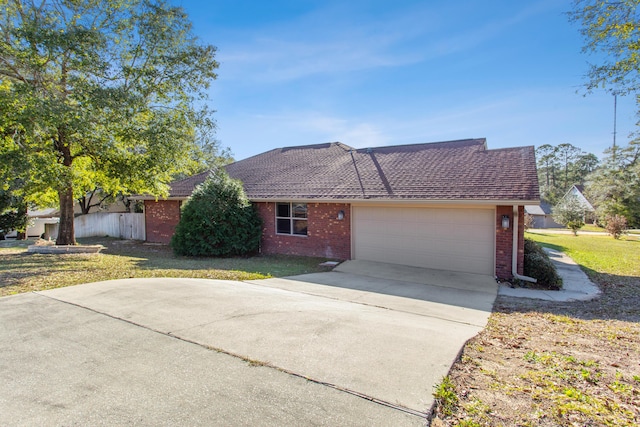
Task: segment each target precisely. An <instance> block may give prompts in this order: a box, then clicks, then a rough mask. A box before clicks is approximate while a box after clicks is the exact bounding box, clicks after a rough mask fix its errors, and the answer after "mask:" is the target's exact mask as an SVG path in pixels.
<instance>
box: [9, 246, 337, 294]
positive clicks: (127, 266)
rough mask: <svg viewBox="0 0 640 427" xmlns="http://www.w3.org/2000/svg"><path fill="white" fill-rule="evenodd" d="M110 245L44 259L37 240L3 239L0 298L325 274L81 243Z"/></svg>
mask: <svg viewBox="0 0 640 427" xmlns="http://www.w3.org/2000/svg"><path fill="white" fill-rule="evenodd" d="M79 240H81V241H80V243H82V244H91V245H93V244H101V245H103V246H105V249H104V250H102V252H101V253H99V254H63V255H60V254H58V255H44V254H31V253H28V252H27V245H28V244H33V243H34V242H33V241H17V242H16V241H0V296H5V295H12V294H17V293H22V292H31V291H38V290H45V289H53V288H59V287H63V286H71V285H78V284H81V283H90V282H98V281H102V280H111V279H126V278H133V277H136V278H137V277H189V278H201V279H221V280H254V279H264V278H267V277H283V276H291V275H296V274H303V273H311V272H316V271H326V269H324V268H323V267H320V266H319V265H318V264H319V263H320V262H322V261H325V260H324V259H319V258H307V257H284V256H281V257H278V256H256V257H250V258H188V257H177V256H174V255H173V253H172V251H171V249H170V248H168V247H167V246H157V245H145V244H142V243H141V242H134V241H122V240H117V239H110V238H99V239H98V238H94V239H79Z"/></svg>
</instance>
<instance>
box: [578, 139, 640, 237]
mask: <svg viewBox="0 0 640 427" xmlns="http://www.w3.org/2000/svg"><path fill="white" fill-rule="evenodd" d="M605 154H606V157H605V158H604V160H603V162H602V166H601V167H599V168H598V169H597V170H596V171H595V172H593V173H592V174H591V175H589V177H588V182H587V188H586V195H587V197H588V198H589V201H590V202H591V203H592V204H593V205H594V206H595V207H596V212H597V214H598V218H600V219H602V220H605V219H606V218H607V217H610V216H615V215H619V216H623V217H625V218H626V220H627V223H628V225H629V226H630V227H640V142H639V141H631V142H630V143H629V144H628V145H627V146H626V147H616V148H610V149H608V150H606V151H605Z"/></svg>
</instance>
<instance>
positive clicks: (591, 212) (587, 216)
mask: <svg viewBox="0 0 640 427" xmlns="http://www.w3.org/2000/svg"><path fill="white" fill-rule="evenodd" d="M569 197H575V198H576V199H578V202H580V204H581V205H582V207H583V209H584V213H583V216H582V220H583V221H584V222H585V224H590V223H594V222H595V220H596V209H595V208H594V207H593V205H592V204H591V202H589V200H587V198H586V197H585V196H584V187H583V186H582V185H573V186H571V188H570V189H569V191H567V194H565V195H564V196H563V197H562V200H565V199H567V198H569Z"/></svg>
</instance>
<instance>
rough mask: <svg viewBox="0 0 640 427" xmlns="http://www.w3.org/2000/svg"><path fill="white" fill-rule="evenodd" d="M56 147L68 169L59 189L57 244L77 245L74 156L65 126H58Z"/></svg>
mask: <svg viewBox="0 0 640 427" xmlns="http://www.w3.org/2000/svg"><path fill="white" fill-rule="evenodd" d="M56 149H57V150H58V153H59V154H60V158H61V160H62V165H63V166H64V167H65V169H66V172H67V173H66V176H65V177H64V178H63V179H64V188H61V189H59V190H58V198H59V199H60V227H59V229H58V238H57V239H56V245H75V244H76V233H75V230H74V226H73V181H72V173H71V166H72V164H73V157H72V156H71V148H70V147H69V145H68V144H67V141H66V135H65V129H64V127H63V126H61V127H60V128H58V140H57V141H56Z"/></svg>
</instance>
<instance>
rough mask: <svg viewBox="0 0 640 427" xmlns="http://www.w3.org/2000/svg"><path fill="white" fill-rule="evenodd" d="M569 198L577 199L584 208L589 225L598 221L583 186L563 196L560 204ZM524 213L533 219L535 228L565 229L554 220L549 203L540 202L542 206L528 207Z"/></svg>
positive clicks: (577, 186)
mask: <svg viewBox="0 0 640 427" xmlns="http://www.w3.org/2000/svg"><path fill="white" fill-rule="evenodd" d="M569 197H575V198H577V199H578V201H579V202H580V204H581V205H582V206H583V208H584V214H583V221H584V222H585V223H587V224H588V223H593V222H594V221H595V219H596V217H595V212H596V210H595V208H594V207H593V205H592V204H591V203H590V202H589V200H587V198H586V197H585V196H584V187H583V186H582V185H573V186H572V187H571V188H570V189H569V191H567V192H566V194H565V195H564V196H562V199H560V202H559V203H561V202H562V201H563V200H566V199H567V198H569ZM524 211H525V213H527V214H529V215H531V216H532V217H533V228H563V225H561V224H558V223H557V222H555V221H554V220H553V215H552V214H553V207H552V206H551V205H550V204H549V203H546V202H540V205H526V206H525V207H524Z"/></svg>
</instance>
